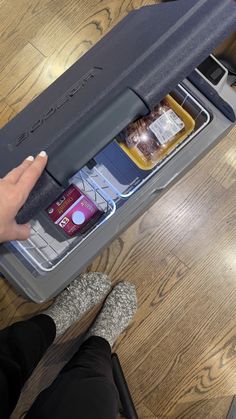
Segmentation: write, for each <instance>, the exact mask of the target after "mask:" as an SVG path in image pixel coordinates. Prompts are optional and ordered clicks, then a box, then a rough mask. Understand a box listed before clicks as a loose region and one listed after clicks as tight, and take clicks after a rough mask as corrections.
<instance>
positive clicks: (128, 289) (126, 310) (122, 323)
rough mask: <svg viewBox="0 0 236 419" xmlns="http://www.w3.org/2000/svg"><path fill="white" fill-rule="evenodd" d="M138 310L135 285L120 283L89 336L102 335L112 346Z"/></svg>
mask: <svg viewBox="0 0 236 419" xmlns="http://www.w3.org/2000/svg"><path fill="white" fill-rule="evenodd" d="M136 310H137V296H136V291H135V286H134V285H133V284H130V283H127V282H120V283H118V284H117V285H116V286H115V287H114V288H113V290H112V291H111V293H110V294H109V295H108V297H107V299H106V301H105V303H104V306H103V308H102V310H101V312H100V313H99V315H98V317H97V319H96V320H95V322H94V324H93V325H92V327H91V329H90V330H89V336H100V337H102V338H104V339H106V340H107V341H108V342H109V344H110V345H111V347H112V346H113V344H114V342H115V340H116V339H117V338H118V336H119V335H120V334H121V333H122V332H123V331H124V330H125V329H126V328H127V326H128V324H129V323H130V321H131V320H132V318H133V316H134V314H135V312H136Z"/></svg>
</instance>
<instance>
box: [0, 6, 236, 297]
mask: <svg viewBox="0 0 236 419" xmlns="http://www.w3.org/2000/svg"><path fill="white" fill-rule="evenodd" d="M235 30H236V3H235V1H234V0H224V1H223V2H222V0H179V1H178V2H170V3H163V4H160V5H153V6H146V7H143V8H141V9H139V10H136V11H134V12H132V13H130V14H129V15H128V16H127V17H126V18H125V19H123V20H122V21H121V22H120V23H119V24H118V25H117V26H116V27H115V28H114V29H113V30H111V31H110V32H109V33H108V34H107V35H106V36H105V37H104V38H103V39H102V40H101V41H100V42H98V43H97V44H96V45H95V46H94V47H93V48H92V49H91V50H90V51H89V52H88V53H87V54H85V55H84V56H83V57H82V58H81V59H80V60H78V61H77V62H76V63H75V64H74V65H73V66H72V67H71V68H70V69H68V70H67V71H66V72H65V73H64V74H63V75H62V76H61V77H60V78H59V79H57V80H56V81H55V82H54V83H53V84H52V85H51V86H50V87H49V88H48V89H47V90H45V91H44V92H43V93H42V94H41V95H40V96H39V97H38V98H37V99H35V100H34V101H33V102H32V103H31V104H30V105H29V106H27V107H26V108H25V109H24V110H23V111H22V112H21V113H19V114H18V115H17V116H16V117H15V118H14V119H13V120H12V121H10V122H9V123H8V124H7V125H6V126H5V127H4V128H3V129H2V130H1V132H0V176H1V177H2V176H4V175H5V174H6V173H7V172H8V171H9V170H10V169H12V168H13V167H15V166H16V165H17V164H19V163H20V162H21V161H22V160H23V159H24V158H25V157H26V156H28V155H30V154H33V155H36V154H37V153H38V152H39V151H41V150H46V151H47V153H48V155H49V162H48V165H47V168H46V170H45V172H44V174H43V176H42V178H41V179H40V181H39V182H38V184H37V185H36V187H35V188H34V190H33V191H32V193H31V194H30V196H29V199H28V201H27V203H26V205H25V206H24V207H23V208H22V209H21V211H20V212H19V214H18V216H17V219H18V222H20V223H23V222H28V221H30V223H31V226H32V233H31V237H30V239H29V240H27V241H25V242H11V243H7V244H3V245H1V246H0V271H1V272H2V273H3V275H4V276H5V277H6V279H7V280H8V281H9V282H10V283H11V284H12V285H13V286H14V287H16V288H17V289H18V290H20V292H21V293H22V294H24V295H26V296H28V297H29V298H30V299H32V300H33V301H35V302H38V303H40V302H43V301H45V300H47V299H49V298H51V297H53V296H55V295H56V294H58V293H59V292H60V291H61V290H62V289H63V288H65V287H66V286H67V285H68V284H69V283H70V282H71V281H72V280H73V279H74V278H75V277H76V276H77V275H78V274H79V272H81V271H82V270H83V269H84V268H85V267H86V266H87V265H88V264H89V263H90V262H91V261H92V260H93V259H94V257H95V256H96V255H98V254H99V253H100V252H101V251H102V250H103V248H104V247H105V246H107V245H108V244H109V243H110V242H111V241H112V240H113V239H114V238H115V237H116V236H117V235H119V234H120V233H121V232H122V231H123V230H124V229H125V228H127V227H128V225H129V224H131V223H132V222H133V221H134V220H135V219H136V218H137V217H138V216H139V215H140V214H141V213H142V212H144V211H145V210H146V209H147V208H148V207H149V206H150V205H151V204H152V203H153V202H155V201H156V200H157V199H158V198H160V197H161V195H162V194H163V193H164V192H165V191H167V190H168V188H169V187H170V186H171V185H172V184H173V183H174V182H175V181H176V180H177V179H179V177H180V176H182V175H183V174H184V173H185V172H186V171H187V170H189V168H190V167H191V166H192V165H193V164H194V163H195V162H196V161H198V160H199V159H200V158H201V157H202V156H203V155H204V154H205V153H206V152H207V151H208V150H209V149H210V148H212V147H213V146H214V145H215V144H216V143H217V142H218V141H220V139H221V138H222V137H223V136H225V135H226V133H227V131H229V130H230V129H231V128H232V126H233V124H234V123H235V120H236V92H235V91H234V90H233V88H232V87H231V84H232V83H233V82H234V81H235V80H234V79H233V77H234V71H233V70H232V68H230V69H229V70H228V68H227V67H228V65H227V63H224V65H223V64H222V62H221V61H219V60H218V59H216V58H215V57H214V56H213V55H210V54H211V53H212V51H213V50H214V49H215V48H216V47H217V46H218V45H219V44H220V43H221V42H222V41H223V40H224V39H226V38H227V37H228V36H229V35H230V34H232V32H233V31H235ZM168 93H171V95H172V96H173V98H174V99H175V100H176V101H177V102H178V103H179V104H180V105H181V106H182V107H183V108H184V109H185V110H186V111H187V112H188V113H189V114H190V115H191V116H192V118H193V119H194V121H195V128H194V130H193V131H192V132H191V134H190V135H189V136H188V137H187V138H186V139H185V140H184V141H183V142H182V143H181V144H180V145H179V146H178V147H176V148H175V149H173V151H172V152H171V154H169V155H168V156H167V157H166V158H165V159H163V160H162V161H161V162H160V163H159V164H158V165H156V166H155V167H154V168H153V169H150V170H142V169H140V168H138V166H137V165H135V164H134V162H133V161H132V160H131V159H130V158H129V157H128V155H127V154H125V153H124V151H123V150H122V149H121V148H120V146H119V145H118V143H117V141H116V136H117V135H118V134H119V133H120V132H121V131H122V130H123V129H124V128H125V127H126V126H128V125H129V123H131V122H132V121H134V120H136V119H137V118H139V117H142V116H145V115H147V114H148V113H149V112H150V111H151V110H152V109H153V108H154V107H155V106H156V105H157V104H158V103H159V102H160V101H161V100H162V99H163V98H164V97H165V96H166V95H167V94H168ZM71 183H74V184H76V185H77V186H78V187H79V189H80V190H82V191H83V192H84V193H85V194H86V195H87V196H89V197H90V198H91V199H92V200H93V201H94V202H95V203H97V204H98V205H99V207H100V208H102V210H103V216H102V217H100V218H99V219H98V220H97V222H96V223H95V224H94V225H93V226H91V228H90V229H89V230H87V231H86V232H84V233H82V234H79V235H77V236H74V237H71V238H69V237H66V236H65V235H64V233H63V232H62V231H60V229H58V227H56V226H55V224H54V223H53V222H52V221H51V220H50V219H49V217H48V216H47V214H46V212H45V208H47V207H48V205H49V204H50V203H51V202H52V201H53V200H54V199H56V198H57V197H58V196H59V195H60V194H61V193H62V192H63V191H64V190H65V189H66V188H67V187H68V185H69V184H71Z"/></svg>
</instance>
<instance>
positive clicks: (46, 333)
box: [0, 314, 56, 419]
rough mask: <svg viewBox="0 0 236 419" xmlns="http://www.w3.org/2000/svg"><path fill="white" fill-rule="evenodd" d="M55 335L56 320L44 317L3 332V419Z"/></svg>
mask: <svg viewBox="0 0 236 419" xmlns="http://www.w3.org/2000/svg"><path fill="white" fill-rule="evenodd" d="M55 334H56V326H55V324H54V321H53V320H52V319H51V318H50V317H49V316H46V315H44V314H41V315H39V316H35V317H33V318H31V319H30V320H26V321H22V322H18V323H15V324H13V325H11V326H9V327H7V328H6V329H4V330H1V331H0V419H6V418H9V416H10V414H11V412H12V411H13V409H14V408H15V406H16V403H17V401H18V399H19V396H20V392H21V389H22V387H23V385H24V384H25V381H26V380H27V378H28V377H29V376H30V374H31V373H32V371H33V369H34V368H35V367H36V365H37V364H38V362H39V361H40V359H41V358H42V356H43V355H44V353H45V351H46V350H47V348H48V347H49V346H50V345H51V343H52V342H53V340H54V338H55Z"/></svg>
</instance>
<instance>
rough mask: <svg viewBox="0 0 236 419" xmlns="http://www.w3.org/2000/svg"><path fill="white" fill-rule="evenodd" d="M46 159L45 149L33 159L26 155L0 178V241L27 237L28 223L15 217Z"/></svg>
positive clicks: (28, 231) (40, 172) (25, 238)
mask: <svg viewBox="0 0 236 419" xmlns="http://www.w3.org/2000/svg"><path fill="white" fill-rule="evenodd" d="M47 160H48V157H47V154H46V153H45V151H42V152H41V153H40V154H39V155H38V156H37V157H36V158H35V159H34V157H32V156H30V157H27V159H25V160H24V161H23V163H21V164H20V165H19V166H18V167H16V168H15V169H13V170H12V171H11V172H9V173H8V174H7V175H6V176H5V177H4V178H2V179H0V243H2V242H5V241H9V240H27V239H28V238H29V235H30V225H29V224H22V225H19V224H17V222H16V220H15V217H16V215H17V213H18V211H19V210H20V209H21V207H22V206H23V205H24V203H25V202H26V200H27V198H28V196H29V194H30V192H31V190H32V189H33V187H34V185H35V184H36V182H37V180H38V179H39V177H40V176H41V174H42V172H43V170H44V168H45V166H46V164H47Z"/></svg>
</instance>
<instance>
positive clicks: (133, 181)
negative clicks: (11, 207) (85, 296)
mask: <svg viewBox="0 0 236 419" xmlns="http://www.w3.org/2000/svg"><path fill="white" fill-rule="evenodd" d="M171 95H172V97H173V98H174V99H175V100H176V101H177V102H178V103H179V104H180V105H181V106H182V107H183V108H184V109H185V110H186V111H187V112H188V113H189V114H190V115H191V116H192V117H193V118H194V120H195V128H194V131H193V132H192V133H191V134H190V135H189V136H188V138H186V140H184V141H183V142H182V143H181V144H180V145H179V146H178V147H177V148H176V149H175V150H174V151H173V152H172V153H171V155H170V156H168V157H166V158H165V159H164V160H163V161H162V162H161V163H160V164H158V165H157V166H155V167H154V168H153V169H152V170H141V169H140V168H138V167H137V166H136V165H135V163H134V162H133V161H132V160H131V159H130V158H129V156H128V155H127V154H126V153H125V152H124V151H123V150H122V149H121V147H120V146H119V145H118V143H117V142H116V140H115V139H114V140H113V142H111V143H110V144H109V145H108V146H107V147H106V148H105V149H103V150H102V151H101V152H100V153H99V154H98V155H96V156H95V157H94V161H93V168H92V169H91V168H89V167H91V165H88V167H87V166H86V167H84V168H83V169H82V170H80V171H79V172H78V173H77V174H75V176H73V178H72V179H71V180H70V183H73V184H75V185H76V186H77V187H78V188H79V189H80V191H81V192H82V193H83V194H84V195H86V196H88V197H89V198H90V199H91V200H92V201H93V202H94V203H95V204H96V205H97V206H98V207H99V208H101V209H102V211H103V215H102V217H101V218H99V220H98V221H96V222H95V224H94V225H92V226H91V228H90V229H89V230H88V231H86V232H85V233H79V234H78V235H75V236H74V237H66V235H65V233H64V232H63V231H62V230H61V229H60V228H58V226H56V225H55V224H54V223H53V222H52V221H51V220H50V218H49V217H48V214H46V212H45V211H43V212H41V213H40V214H39V215H38V217H37V219H35V220H32V221H31V226H32V233H31V236H30V238H29V240H26V241H24V242H13V245H14V247H15V248H16V249H17V250H18V251H19V252H20V253H21V254H22V255H23V256H24V257H25V259H26V260H27V261H28V262H29V263H30V264H31V265H32V266H34V268H36V269H37V270H38V272H39V273H40V274H43V273H46V272H49V271H52V270H53V269H55V268H56V267H57V266H58V265H59V264H60V263H61V262H62V261H63V260H64V259H65V258H66V257H67V256H68V255H69V254H70V253H71V252H72V251H73V250H75V249H76V248H78V247H79V246H80V245H81V244H82V243H83V242H84V241H85V240H86V238H88V237H89V236H90V235H91V234H92V233H93V231H95V230H96V229H98V228H99V227H101V225H102V224H103V223H105V222H106V221H107V220H108V219H109V218H110V217H112V215H113V214H114V213H115V211H116V207H117V206H119V207H120V206H122V205H123V204H124V203H125V202H126V201H127V199H128V198H129V197H130V196H131V195H132V194H133V193H135V192H136V191H137V190H138V189H139V188H141V187H142V185H144V184H145V183H146V182H147V181H148V180H149V179H150V178H151V177H152V176H153V175H154V174H155V173H156V172H157V171H158V170H160V168H161V167H162V166H163V165H164V164H165V163H166V161H168V160H169V159H170V158H171V157H173V155H175V154H176V153H177V152H178V150H179V149H181V148H182V147H184V145H185V144H187V143H188V142H189V141H190V140H192V139H194V138H195V137H196V136H197V134H198V133H199V132H200V131H201V130H202V129H204V127H205V126H206V125H207V124H208V123H209V121H210V115H209V113H208V112H207V110H206V109H205V108H204V107H203V106H202V105H201V104H200V103H198V102H197V100H196V99H194V98H193V97H192V95H191V94H190V93H189V92H188V91H187V90H186V89H185V88H183V87H182V86H180V85H179V86H178V87H177V88H176V89H175V91H173V92H172V93H171ZM196 141H197V138H196Z"/></svg>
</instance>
